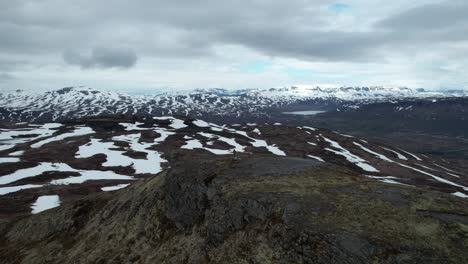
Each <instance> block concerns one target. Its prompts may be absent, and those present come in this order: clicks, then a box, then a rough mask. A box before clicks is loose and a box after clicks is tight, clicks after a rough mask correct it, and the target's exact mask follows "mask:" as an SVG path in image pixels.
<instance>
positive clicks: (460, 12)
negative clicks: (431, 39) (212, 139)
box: [377, 0, 468, 31]
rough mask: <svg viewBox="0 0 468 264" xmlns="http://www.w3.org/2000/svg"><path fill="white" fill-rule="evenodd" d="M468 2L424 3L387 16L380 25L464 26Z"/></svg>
mask: <svg viewBox="0 0 468 264" xmlns="http://www.w3.org/2000/svg"><path fill="white" fill-rule="evenodd" d="M467 12H468V3H467V2H466V1H464V0H463V1H459V0H452V1H449V2H443V3H438V4H428V5H422V6H418V7H415V8H412V9H410V10H407V11H405V12H402V13H400V14H397V15H395V16H392V17H389V18H385V19H383V20H381V21H380V22H378V23H377V25H378V26H381V27H384V28H388V29H393V30H405V31H408V30H410V31H414V30H417V31H434V30H441V29H447V28H454V27H458V26H463V25H464V24H466V23H468V15H467V14H468V13H467Z"/></svg>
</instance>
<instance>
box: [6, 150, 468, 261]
mask: <svg viewBox="0 0 468 264" xmlns="http://www.w3.org/2000/svg"><path fill="white" fill-rule="evenodd" d="M467 221H468V202H467V201H466V199H461V198H457V197H454V196H451V195H448V194H444V193H440V192H435V191H430V190H426V189H420V188H413V187H406V186H403V185H390V184H386V183H382V182H378V181H374V180H371V179H367V178H365V177H361V176H360V175H359V174H357V173H355V172H353V171H351V170H349V169H347V168H344V167H339V166H337V165H332V164H329V163H323V162H318V161H314V160H305V159H300V158H292V157H250V158H237V159H236V158H233V157H232V156H224V157H215V158H211V159H209V160H201V161H200V160H198V161H196V160H186V161H185V162H181V163H175V164H173V165H172V168H171V169H169V170H167V171H164V172H162V173H160V174H158V175H156V176H153V177H151V178H147V179H144V180H141V181H139V182H137V183H135V184H133V185H132V186H130V187H128V188H126V189H123V190H119V191H116V192H113V193H99V194H94V195H92V196H88V197H86V198H84V199H82V200H79V201H77V202H71V203H68V204H64V205H62V206H61V207H58V208H55V209H51V210H48V211H45V212H42V213H40V214H37V215H33V216H29V217H26V218H24V219H22V220H20V221H17V222H15V223H10V224H5V225H2V227H3V228H1V229H0V234H1V236H0V241H2V242H1V244H0V259H2V263H371V262H375V263H465V262H466V260H467V259H468V253H467V252H468V251H467V244H468V241H467V235H468V225H467Z"/></svg>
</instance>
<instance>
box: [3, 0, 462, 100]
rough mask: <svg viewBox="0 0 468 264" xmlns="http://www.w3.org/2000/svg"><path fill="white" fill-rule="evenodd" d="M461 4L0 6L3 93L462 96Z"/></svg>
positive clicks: (89, 0) (208, 1)
mask: <svg viewBox="0 0 468 264" xmlns="http://www.w3.org/2000/svg"><path fill="white" fill-rule="evenodd" d="M467 14H468V1H466V0H450V1H435V0H414V1H407V0H393V1H388V0H349V1H345V0H343V1H328V0H288V1H279V0H251V1H249V0H245V1H233V0H205V1H193V0H185V1H183V0H171V1H168V0H166V1H162V0H139V1H136V0H135V1H128V0H113V1H96V0H74V1H69V0H14V1H13V0H12V1H9V0H0V90H12V89H25V90H36V91H39V90H51V89H56V88H61V87H64V86H74V85H85V86H91V87H95V88H101V89H110V90H119V91H122V90H127V91H131V92H132V91H133V92H134V91H152V90H157V89H161V88H164V89H174V90H177V89H192V88H209V87H224V88H257V87H259V88H264V87H278V86H290V85H297V84H319V85H352V86H362V85H382V86H408V87H423V88H429V89H440V88H445V89H447V88H451V89H452V88H455V89H461V88H465V89H468V70H467V69H468V15H467Z"/></svg>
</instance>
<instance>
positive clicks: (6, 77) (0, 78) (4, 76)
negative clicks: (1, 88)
mask: <svg viewBox="0 0 468 264" xmlns="http://www.w3.org/2000/svg"><path fill="white" fill-rule="evenodd" d="M14 79H16V78H15V76H13V75H12V74H10V73H6V72H0V82H5V81H10V80H14Z"/></svg>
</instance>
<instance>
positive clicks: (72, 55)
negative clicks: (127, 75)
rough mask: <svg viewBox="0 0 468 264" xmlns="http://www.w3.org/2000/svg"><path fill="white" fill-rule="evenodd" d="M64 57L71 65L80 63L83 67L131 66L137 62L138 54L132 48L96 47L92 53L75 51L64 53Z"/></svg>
mask: <svg viewBox="0 0 468 264" xmlns="http://www.w3.org/2000/svg"><path fill="white" fill-rule="evenodd" d="M63 59H64V61H65V62H66V63H68V64H71V65H78V66H80V67H81V68H83V69H87V68H93V67H101V68H131V67H133V66H134V65H135V64H136V62H137V55H136V54H135V52H134V51H133V50H131V49H124V48H102V47H101V48H94V49H93V50H92V52H91V54H90V55H83V54H80V53H77V52H74V51H66V52H64V53H63Z"/></svg>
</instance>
